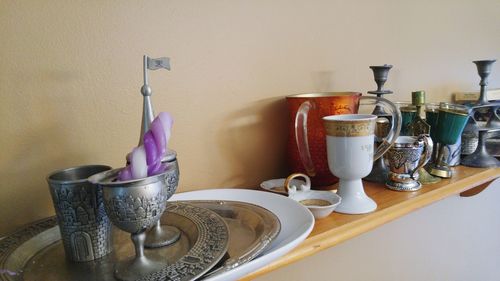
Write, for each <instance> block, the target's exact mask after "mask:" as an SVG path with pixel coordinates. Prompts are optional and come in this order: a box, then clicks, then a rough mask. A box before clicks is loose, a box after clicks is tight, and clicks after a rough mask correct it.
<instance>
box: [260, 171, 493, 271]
mask: <svg viewBox="0 0 500 281" xmlns="http://www.w3.org/2000/svg"><path fill="white" fill-rule="evenodd" d="M499 199H500V179H498V180H496V182H494V183H493V184H492V185H491V186H490V187H488V188H487V189H486V190H485V191H483V192H482V193H480V194H478V195H477V196H474V197H467V198H463V197H459V196H454V197H451V198H447V199H445V200H443V201H439V202H436V203H434V204H432V205H430V206H427V207H425V208H423V209H420V210H418V211H416V212H413V213H411V214H408V215H406V216H404V217H401V218H399V219H397V220H395V221H393V222H390V223H388V224H386V225H383V226H382V227H379V228H377V229H375V230H373V231H370V232H367V233H365V234H363V235H361V236H358V237H356V238H354V239H351V240H349V241H347V242H344V243H342V244H339V245H337V246H335V247H332V248H330V249H327V250H325V251H323V252H320V253H318V254H316V255H314V256H311V257H308V258H306V259H304V260H301V261H299V262H297V263H293V264H291V265H288V266H286V267H283V268H280V269H278V270H276V271H273V272H271V273H269V274H267V275H264V276H262V277H259V278H257V279H256V280H257V281H281V280H283V281H294V280H315V281H323V280H324V281H334V280H337V281H343V280H349V281H358V280H359V281H371V280H373V281H403V280H404V281H422V280H426V281H440V280H450V281H451V280H453V281H475V280H481V281H498V280H500V263H499V261H500V204H498V201H499Z"/></svg>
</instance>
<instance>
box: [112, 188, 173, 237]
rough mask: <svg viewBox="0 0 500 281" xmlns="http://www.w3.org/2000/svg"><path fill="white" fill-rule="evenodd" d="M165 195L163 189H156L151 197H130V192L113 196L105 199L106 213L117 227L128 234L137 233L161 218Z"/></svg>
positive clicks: (142, 195) (137, 195) (140, 195)
mask: <svg viewBox="0 0 500 281" xmlns="http://www.w3.org/2000/svg"><path fill="white" fill-rule="evenodd" d="M108 189H109V188H108ZM165 195H166V193H165V190H164V189H163V188H158V189H157V190H156V192H155V193H153V194H152V195H147V194H134V195H132V192H130V193H128V194H116V195H114V194H113V195H112V196H111V197H110V198H109V199H106V204H105V206H106V212H107V214H108V215H109V217H110V218H111V220H112V221H113V223H114V224H115V225H116V226H117V227H119V228H120V229H122V230H124V231H127V232H130V233H137V232H140V231H141V230H143V229H145V228H147V227H149V226H150V225H152V224H153V223H155V222H156V221H157V220H158V219H159V218H160V217H161V215H162V214H163V212H164V211H165V204H166V202H167V197H166V196H165Z"/></svg>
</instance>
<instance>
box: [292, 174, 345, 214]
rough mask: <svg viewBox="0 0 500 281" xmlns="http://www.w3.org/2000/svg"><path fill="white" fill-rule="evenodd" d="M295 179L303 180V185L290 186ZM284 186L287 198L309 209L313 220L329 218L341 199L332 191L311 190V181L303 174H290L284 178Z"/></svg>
mask: <svg viewBox="0 0 500 281" xmlns="http://www.w3.org/2000/svg"><path fill="white" fill-rule="evenodd" d="M297 177H302V178H304V179H305V180H306V181H305V183H304V184H301V185H298V186H297V185H293V184H291V182H292V181H293V180H294V179H295V178H297ZM284 186H285V189H286V190H287V191H288V197H289V198H291V199H293V200H295V201H297V202H299V203H300V204H302V205H304V206H305V207H306V208H307V209H309V211H311V213H312V214H313V216H314V218H315V219H321V218H324V217H327V216H329V215H330V214H331V213H332V212H333V210H335V208H336V207H337V206H338V205H339V204H340V202H341V201H342V198H340V196H338V195H337V194H336V193H334V192H332V191H321V190H311V179H310V178H309V177H308V176H307V175H305V174H300V173H295V174H291V175H290V176H289V177H288V178H286V180H285V183H284Z"/></svg>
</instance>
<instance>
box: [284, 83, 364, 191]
mask: <svg viewBox="0 0 500 281" xmlns="http://www.w3.org/2000/svg"><path fill="white" fill-rule="evenodd" d="M360 97H361V93H358V92H327V93H307V94H299V95H292V96H287V97H286V100H287V104H288V110H289V113H290V117H289V118H290V119H289V123H288V127H289V138H288V159H289V166H290V169H291V171H292V172H301V173H305V174H307V175H308V176H310V177H311V180H312V184H313V188H315V189H332V187H331V185H332V184H334V183H336V182H337V181H338V179H337V178H336V177H334V176H333V175H332V174H331V173H330V170H329V168H328V159H327V157H326V141H325V139H326V136H325V128H324V127H323V121H322V119H321V118H323V117H324V116H328V115H338V114H355V113H357V112H358V108H359V98H360Z"/></svg>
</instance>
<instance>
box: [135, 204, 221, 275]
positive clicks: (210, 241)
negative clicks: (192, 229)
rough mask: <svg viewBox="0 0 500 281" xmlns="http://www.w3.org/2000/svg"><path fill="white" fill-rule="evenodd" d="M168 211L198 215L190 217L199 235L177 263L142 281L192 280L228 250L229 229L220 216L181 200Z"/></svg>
mask: <svg viewBox="0 0 500 281" xmlns="http://www.w3.org/2000/svg"><path fill="white" fill-rule="evenodd" d="M167 210H168V211H171V212H175V213H178V214H181V215H187V214H196V216H192V217H191V220H192V221H193V222H194V223H195V224H196V227H197V229H198V232H199V237H200V238H199V239H198V241H197V242H196V243H195V245H194V246H193V247H192V248H191V250H190V251H189V252H188V253H187V255H185V256H184V257H182V258H181V259H180V260H179V261H178V262H176V263H175V264H172V265H168V266H166V267H165V268H163V269H162V270H161V271H158V272H155V273H152V274H149V275H147V276H145V277H144V278H141V279H139V280H141V281H150V280H174V281H184V280H193V279H195V278H197V277H199V276H201V275H202V274H204V273H205V272H206V271H208V270H209V269H210V268H211V267H213V266H214V265H215V264H216V263H217V262H218V261H219V260H220V259H221V258H222V256H223V255H224V254H225V252H226V251H227V247H228V240H229V231H228V227H227V225H226V223H225V222H224V221H223V220H222V219H221V217H220V216H218V215H217V214H215V213H214V212H212V211H210V210H208V209H205V208H200V207H197V206H193V205H189V204H182V203H171V204H169V206H168V207H167ZM217 257H218V258H217Z"/></svg>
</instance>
